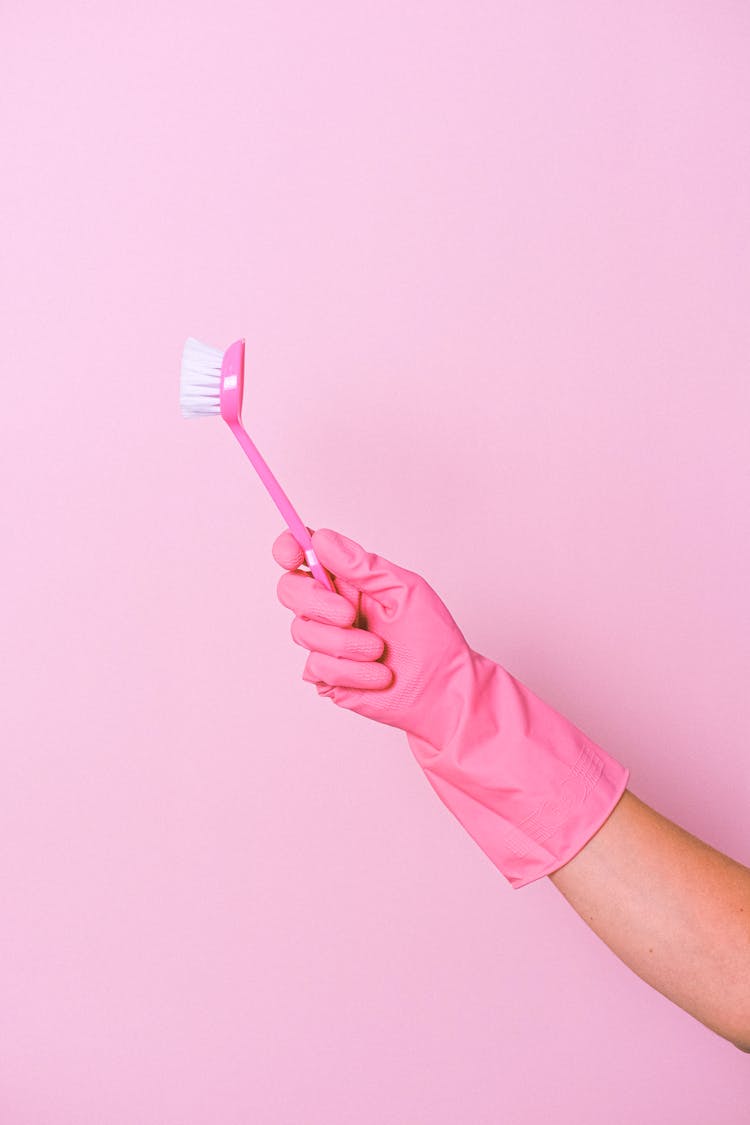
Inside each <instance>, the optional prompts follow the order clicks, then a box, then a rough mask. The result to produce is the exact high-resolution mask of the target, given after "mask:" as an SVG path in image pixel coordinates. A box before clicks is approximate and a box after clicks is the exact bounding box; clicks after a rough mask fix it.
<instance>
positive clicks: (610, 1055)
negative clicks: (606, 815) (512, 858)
mask: <svg viewBox="0 0 750 1125" xmlns="http://www.w3.org/2000/svg"><path fill="white" fill-rule="evenodd" d="M2 37H3V46H4V49H3V58H2V70H1V71H0V73H1V74H2V77H1V78H0V83H2V141H3V145H2V148H3V153H4V172H3V175H2V178H0V204H1V206H2V216H3V236H2V256H3V265H4V269H3V277H2V292H1V293H0V298H1V300H2V309H3V314H4V315H3V321H4V333H5V353H6V354H5V368H6V370H5V374H4V376H3V401H2V411H1V412H0V417H1V419H2V421H1V423H0V424H1V425H2V440H1V443H0V450H1V452H2V459H3V479H4V481H5V487H4V489H3V493H2V524H3V529H4V545H3V551H2V564H1V565H2V569H3V575H2V578H3V588H4V591H5V597H4V599H3V606H2V632H3V637H4V642H5V643H4V650H5V661H4V670H3V675H2V715H3V728H4V731H5V736H4V745H3V750H2V756H1V758H0V761H1V762H2V781H1V784H0V825H1V826H2V827H1V832H0V849H1V851H0V891H1V899H2V921H1V923H0V1121H2V1125H120V1123H122V1125H126V1123H127V1125H134V1123H137V1125H216V1123H221V1125H234V1123H238V1125H239V1123H242V1125H246V1123H250V1122H252V1123H255V1122H258V1123H260V1125H292V1123H293V1125H332V1123H337V1125H338V1123H347V1125H348V1123H350V1122H358V1123H362V1125H384V1123H398V1125H444V1123H445V1125H448V1123H450V1125H454V1123H456V1125H464V1123H467V1125H484V1123H490V1122H491V1123H493V1125H494V1123H496V1122H498V1121H503V1122H506V1121H507V1122H519V1123H521V1122H522V1123H524V1125H526V1123H534V1125H536V1123H537V1122H540V1123H541V1122H547V1121H556V1122H562V1123H566V1125H567V1123H570V1125H573V1123H574V1122H575V1123H576V1125H588V1123H591V1125H594V1123H596V1125H600V1123H601V1122H604V1121H606V1122H607V1123H608V1125H620V1123H623V1125H624V1123H626V1122H627V1123H630V1122H633V1121H646V1122H656V1121H659V1122H665V1123H670V1125H671V1123H672V1122H681V1123H682V1122H690V1123H693V1122H695V1123H698V1122H701V1123H703V1122H706V1121H709V1120H710V1121H713V1122H719V1121H720V1122H722V1123H723V1125H736V1123H739V1122H740V1121H743V1122H744V1121H745V1120H746V1112H747V1111H746V1106H747V1098H748V1093H749V1092H750V1082H749V1081H748V1067H749V1066H750V1061H749V1060H748V1058H747V1057H746V1056H745V1055H743V1054H741V1053H740V1052H739V1051H737V1050H736V1049H735V1048H734V1047H732V1046H731V1045H730V1044H728V1043H727V1042H725V1041H724V1040H722V1039H720V1038H719V1037H718V1036H716V1035H714V1034H713V1033H712V1032H710V1031H708V1030H707V1029H705V1028H704V1027H702V1026H701V1025H700V1024H699V1023H697V1022H696V1021H695V1020H693V1019H692V1018H691V1017H689V1016H688V1015H686V1014H685V1013H684V1012H682V1011H681V1010H680V1009H678V1008H676V1007H674V1006H673V1005H671V1004H670V1003H669V1002H668V1001H667V1000H666V999H664V998H663V997H662V996H661V995H659V994H658V993H657V992H655V991H654V990H652V989H651V988H649V987H648V986H647V985H646V984H644V983H643V982H642V981H641V980H639V979H638V978H637V977H636V976H634V975H633V974H632V973H631V972H630V971H629V970H628V969H626V968H625V967H624V966H623V965H622V964H621V963H620V962H619V961H618V960H617V959H616V958H615V956H614V955H613V954H612V953H611V952H610V951H609V950H608V949H607V948H606V947H605V946H604V945H603V944H602V943H601V942H600V941H599V940H598V939H597V938H596V937H595V936H594V935H593V934H592V933H591V932H590V931H589V930H588V928H587V927H586V925H585V924H584V922H583V921H582V920H581V919H580V918H578V916H577V915H575V914H574V913H573V912H572V910H571V909H570V908H569V907H568V905H567V903H566V902H565V901H564V900H563V899H562V898H561V897H560V896H559V895H558V893H557V891H556V890H555V888H554V887H553V886H552V884H551V883H550V882H549V880H546V879H545V880H542V881H540V882H538V883H536V884H534V885H533V886H531V887H529V888H526V889H524V890H522V891H512V890H511V889H510V887H509V886H508V884H507V883H506V882H505V880H504V879H503V878H502V876H501V875H500V874H499V873H498V872H497V871H496V870H495V868H494V867H492V865H491V864H490V862H489V861H488V860H487V858H486V857H485V856H484V854H483V853H482V852H481V851H480V850H479V849H478V848H477V847H476V845H475V844H474V843H473V842H472V841H471V840H470V838H469V837H468V836H467V835H466V834H465V833H464V832H463V830H462V829H461V827H460V825H459V824H458V823H457V822H456V821H454V820H453V818H452V817H451V816H450V814H449V813H448V812H447V810H445V809H444V808H443V806H442V805H440V803H439V802H438V801H437V800H436V798H435V796H434V794H433V793H432V791H431V790H430V788H429V786H428V784H427V782H426V780H425V779H424V777H423V775H422V774H421V772H420V770H419V768H418V766H417V765H416V762H415V761H414V759H413V758H412V756H411V754H410V751H409V749H408V747H407V744H406V740H405V739H404V738H403V736H402V735H401V734H400V732H398V731H395V730H393V729H392V728H390V727H386V726H382V725H378V724H375V723H371V722H369V721H368V720H365V719H363V718H362V717H361V716H358V715H356V714H353V713H349V712H346V711H342V710H338V709H336V708H335V707H333V706H332V705H331V704H330V702H329V701H328V700H325V699H321V698H319V697H318V696H317V694H316V693H315V690H314V688H313V687H312V686H311V685H310V684H306V683H304V682H303V681H302V679H301V673H302V668H303V666H304V661H305V658H306V655H307V654H306V651H305V650H303V649H301V648H299V647H298V646H296V645H295V644H294V643H293V641H292V640H291V637H290V633H289V629H290V624H291V614H290V613H289V611H288V610H286V609H285V608H284V607H283V606H282V605H281V604H280V603H279V602H278V601H277V598H276V582H277V580H278V577H279V576H280V573H281V572H280V570H279V568H278V566H277V565H276V563H275V562H274V561H273V559H272V557H271V544H272V542H273V540H274V538H275V537H276V535H277V534H278V533H279V532H280V531H281V530H282V527H283V524H282V521H281V518H280V517H279V515H278V513H277V511H276V509H275V508H274V507H273V505H272V503H271V501H270V500H269V498H268V496H267V495H266V493H265V492H264V491H263V489H262V488H261V486H260V484H259V482H258V481H257V479H256V478H255V476H254V474H253V472H252V470H251V469H250V467H249V465H248V464H247V463H246V462H245V460H244V458H243V455H242V454H241V452H240V450H239V448H238V447H237V446H236V444H235V443H234V442H233V440H232V439H231V436H230V434H229V432H228V431H227V430H226V427H224V426H223V425H222V424H221V423H220V422H219V421H213V420H211V421H195V422H186V421H183V419H182V418H181V417H180V414H179V410H178V393H177V391H178V371H179V360H180V353H181V349H182V344H183V341H184V339H185V337H186V336H188V335H191V334H192V335H196V336H198V337H199V338H200V339H205V340H207V341H208V342H211V343H214V344H215V345H217V346H225V345H227V344H228V343H229V342H230V341H231V340H233V339H235V338H236V337H238V336H241V335H244V336H245V337H246V339H247V347H248V375H249V388H248V393H247V401H246V410H245V419H246V422H247V424H248V427H249V429H250V432H251V434H253V436H254V438H255V439H256V441H257V443H258V446H259V447H260V449H261V450H262V451H263V453H264V454H265V455H266V456H267V458H268V460H269V462H270V464H271V466H272V467H273V468H274V470H275V471H276V473H277V474H278V476H279V478H280V480H281V482H282V484H283V485H284V487H285V488H286V489H287V491H288V492H289V494H290V496H291V497H292V499H293V501H294V503H295V504H296V505H297V507H298V509H299V511H300V513H301V514H302V517H303V519H304V520H305V521H306V522H307V523H308V524H309V525H310V526H312V527H318V526H328V527H333V528H336V529H338V530H340V531H342V532H344V533H345V534H347V535H349V536H351V537H352V538H355V539H358V540H359V541H360V542H362V543H363V544H364V545H365V546H366V547H367V548H368V549H370V550H375V551H378V552H379V553H381V554H383V555H385V556H386V557H389V558H391V559H393V560H394V561H397V562H398V563H400V564H401V565H403V566H408V567H410V568H412V569H415V570H418V571H420V573H422V574H424V575H425V576H426V577H427V578H428V580H429V581H430V582H431V583H432V584H433V585H434V587H435V588H436V589H437V590H438V591H439V593H440V594H441V596H442V597H443V598H444V600H445V601H446V603H447V605H448V606H449V607H450V609H451V612H452V613H453V614H454V616H455V617H456V619H457V620H458V621H459V622H460V624H461V626H462V628H463V630H464V632H465V633H466V635H467V638H468V639H469V641H470V643H471V644H472V645H473V646H474V647H475V648H477V649H479V650H480V651H482V652H484V653H485V654H487V655H489V656H491V657H492V658H493V659H496V660H498V661H500V662H501V663H503V664H504V665H505V666H506V667H508V668H509V669H510V670H511V671H512V672H513V673H514V674H515V675H517V676H518V677H519V678H521V679H522V680H523V681H524V682H525V683H527V684H528V685H529V686H530V687H531V688H532V689H533V690H534V691H536V692H537V693H539V694H540V695H542V697H543V698H545V699H546V700H547V701H548V702H550V703H551V704H552V705H553V706H556V707H557V708H558V709H560V710H562V711H563V712H564V713H565V714H566V715H567V716H568V717H569V718H571V719H572V720H573V721H574V722H576V723H577V724H578V725H579V726H581V727H582V728H583V729H584V730H585V731H586V732H587V733H588V734H589V735H590V736H592V737H593V738H595V739H596V740H597V741H599V742H600V743H601V744H602V745H603V746H604V747H606V749H607V750H609V751H610V752H611V753H612V754H614V755H615V756H616V757H618V758H619V759H620V760H621V761H623V762H625V763H626V764H627V765H629V766H630V768H631V771H632V776H631V788H632V789H633V791H634V792H635V793H637V794H638V795H639V796H640V797H641V798H642V799H643V800H645V801H647V802H649V803H651V804H652V805H653V806H655V807H656V808H658V809H659V810H660V811H661V812H663V813H664V814H665V815H667V816H669V817H671V818H672V819H674V820H676V821H677V822H678V823H680V824H682V825H684V826H685V827H687V828H688V829H689V830H690V831H692V832H694V833H695V834H696V835H698V836H700V837H702V838H703V839H705V840H707V841H709V842H710V843H711V844H713V845H714V846H716V847H718V848H720V849H721V850H723V851H725V852H727V853H728V854H730V855H733V856H734V857H736V858H737V859H739V860H741V861H743V862H745V863H748V862H750V844H749V843H748V837H747V817H748V802H749V801H750V776H749V771H748V765H747V752H748V747H747V731H748V723H749V720H750V714H749V705H748V698H749V696H748V690H747V683H748V672H749V671H750V667H749V662H748V649H747V638H748V627H749V626H750V614H749V613H748V604H749V603H748V590H747V574H748V547H749V545H750V544H749V541H748V530H747V512H748V501H749V500H750V495H749V491H750V489H749V487H748V477H749V476H750V474H748V454H747V433H748V417H749V409H748V408H749V407H750V401H749V400H750V395H749V392H748V355H749V354H750V350H749V344H750V341H749V340H748V334H749V333H748V261H749V260H750V238H749V237H748V236H749V235H750V207H749V206H748V194H749V191H748V189H749V185H750V142H749V140H748V138H749V137H750V66H748V58H749V54H750V52H749V47H750V11H749V10H748V8H747V6H746V5H744V4H741V3H739V2H735V3H728V2H724V3H710V4H709V3H704V4H699V3H676V2H675V3H654V2H648V3H645V2H644V3H615V2H608V3H594V2H591V3H565V4H558V3H553V2H548V3H533V4H522V3H516V2H513V3H511V2H499V3H494V4H490V3H479V2H471V3H459V2H457V0H456V2H452V3H426V4H418V3H403V2H399V3H395V2H389V3H385V4H384V3H383V2H382V0H381V2H379V3H353V4H337V3H322V4H320V5H316V4H312V3H311V4H301V3H275V2H274V3H270V2H269V3H264V4H248V3H239V2H237V3H231V2H229V0H214V2H213V3H210V4H209V3H205V4H200V3H189V4H177V3H173V4H167V3H165V2H163V0H162V2H156V3H155V2H154V0H148V2H146V0H138V2H136V3H133V2H132V0H131V2H130V3H129V4H128V5H119V4H118V5H115V4H113V3H109V4H95V3H81V2H76V3H73V4H65V5H62V4H50V3H47V4H33V3H21V2H20V0H12V2H7V3H6V4H5V5H4V6H3V12H2Z"/></svg>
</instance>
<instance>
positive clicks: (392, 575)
mask: <svg viewBox="0 0 750 1125" xmlns="http://www.w3.org/2000/svg"><path fill="white" fill-rule="evenodd" d="M312 544H313V549H314V551H315V554H316V555H317V556H318V558H319V559H320V561H321V563H322V564H323V566H324V567H325V568H326V570H330V571H331V573H332V574H333V575H334V576H335V577H336V578H342V579H343V580H344V581H345V582H347V583H350V584H351V585H352V586H353V587H354V588H355V589H356V590H359V591H361V592H362V593H365V594H368V595H369V596H370V597H371V598H374V599H375V601H377V602H380V603H381V604H382V605H384V606H386V607H387V606H389V605H391V604H393V603H395V601H396V598H397V595H398V592H399V591H400V590H402V589H403V586H404V583H403V582H402V581H401V580H400V578H399V575H400V571H401V568H400V567H398V566H396V565H395V564H394V563H390V562H388V560H387V559H384V558H382V557H381V556H380V555H376V554H374V553H373V552H372V551H366V550H365V549H364V547H362V546H360V544H359V543H355V541H354V540H353V539H349V538H347V536H346V535H340V534H339V533H338V532H337V531H332V530H331V529H330V528H328V527H322V528H320V529H319V530H318V531H316V532H314V533H313V537H312Z"/></svg>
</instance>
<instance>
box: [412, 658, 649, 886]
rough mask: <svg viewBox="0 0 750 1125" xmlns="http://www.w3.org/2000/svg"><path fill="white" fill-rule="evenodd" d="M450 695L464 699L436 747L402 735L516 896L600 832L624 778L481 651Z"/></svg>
mask: <svg viewBox="0 0 750 1125" xmlns="http://www.w3.org/2000/svg"><path fill="white" fill-rule="evenodd" d="M451 686H452V688H453V689H455V691H456V692H458V693H460V694H461V696H462V697H463V699H464V701H465V704H466V705H465V707H464V708H463V709H462V715H461V719H460V720H459V722H458V725H457V726H456V727H455V729H454V730H453V732H452V734H451V735H450V737H449V739H448V740H447V741H446V742H445V743H444V744H443V745H441V746H440V747H439V748H438V747H435V746H434V745H432V744H431V743H429V742H427V741H425V740H424V739H423V738H420V737H419V736H417V735H414V734H411V733H407V739H408V741H409V745H410V747H411V750H412V752H413V754H414V756H415V758H416V759H417V761H418V762H419V764H420V766H421V767H422V769H423V770H424V773H425V776H426V777H427V780H428V781H429V782H430V785H431V786H432V788H433V789H434V790H435V792H436V793H437V795H438V796H439V797H440V799H441V801H443V803H444V804H445V805H446V806H447V808H449V809H450V811H451V812H452V813H453V814H454V816H455V817H456V818H457V819H458V820H459V821H460V823H461V824H462V825H463V826H464V828H465V829H466V831H467V832H468V833H469V835H470V836H472V837H473V839H474V840H475V841H476V842H477V844H479V846H480V847H481V848H482V850H483V851H484V852H485V853H486V855H487V856H489V858H490V859H491V860H492V862H493V863H494V864H495V866H496V867H497V868H498V869H499V870H500V871H501V872H502V874H503V875H504V876H505V878H506V879H507V880H508V882H509V883H510V884H511V886H512V887H513V888H515V889H518V888H520V887H524V886H526V885H527V884H528V883H532V882H534V881H535V880H537V879H540V878H542V876H544V875H549V874H550V873H551V872H553V871H556V870H557V869H558V868H560V867H563V866H564V865H565V864H566V863H567V862H568V861H569V860H571V859H572V858H573V856H575V855H576V854H577V853H578V852H579V851H580V850H581V848H583V847H584V845H585V844H587V843H588V841H589V840H590V839H591V837H592V836H594V835H595V833H596V832H597V831H598V830H599V828H601V826H602V825H603V824H604V822H605V821H606V820H607V818H608V817H609V815H610V814H611V813H612V811H613V810H614V808H615V806H616V805H617V803H618V801H619V800H620V798H621V797H622V795H623V793H624V791H625V789H626V787H627V784H628V779H629V777H630V771H629V770H628V769H627V768H626V767H625V766H623V765H621V763H620V762H618V761H616V760H615V759H614V758H613V757H611V755H609V754H607V753H606V751H604V750H603V749H601V747H599V746H597V745H596V744H595V743H593V742H592V741H591V739H589V738H588V737H587V736H586V735H585V734H584V733H583V732H582V731H581V730H579V729H578V728H577V727H575V726H574V725H573V724H572V723H571V722H570V721H569V720H568V719H566V718H565V717H564V716H563V715H560V714H559V713H558V712H557V711H555V710H554V709H553V708H552V707H550V706H549V705H548V704H546V703H545V702H544V701H543V700H541V699H539V697H538V696H536V695H535V694H534V693H533V692H532V691H531V690H530V689H529V688H527V687H526V686H525V685H524V684H522V683H521V682H520V681H519V680H517V679H516V678H515V677H514V676H512V675H511V674H510V673H509V672H507V671H506V670H505V669H504V668H502V667H501V666H500V665H499V664H495V663H494V662H493V661H491V660H488V659H487V658H486V657H483V656H481V655H479V654H478V653H475V652H473V651H472V652H471V659H470V660H469V661H467V662H466V664H465V666H464V668H462V669H461V670H460V672H459V673H458V674H457V679H456V681H455V682H454V683H452V685H451Z"/></svg>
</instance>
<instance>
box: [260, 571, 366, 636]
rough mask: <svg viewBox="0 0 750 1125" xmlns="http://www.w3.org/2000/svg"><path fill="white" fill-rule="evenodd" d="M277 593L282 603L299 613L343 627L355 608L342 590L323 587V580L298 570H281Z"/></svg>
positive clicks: (351, 621) (351, 619)
mask: <svg viewBox="0 0 750 1125" xmlns="http://www.w3.org/2000/svg"><path fill="white" fill-rule="evenodd" d="M276 595H277V597H278V599H279V601H280V602H281V604H282V605H285V606H286V608H287V609H291V610H293V611H294V612H295V613H296V614H297V616H298V617H309V618H311V619H312V620H313V621H322V622H325V623H327V624H328V625H339V626H341V627H342V628H343V627H345V626H347V625H351V624H352V623H353V621H354V619H355V617H356V613H357V609H356V606H353V605H352V603H351V602H349V601H347V599H346V598H343V597H342V596H341V594H336V593H333V592H332V591H330V590H326V588H325V586H323V585H322V583H320V582H318V580H317V579H316V578H313V577H312V576H311V575H309V574H303V573H302V572H301V571H299V570H295V571H288V572H287V573H285V574H282V576H281V578H280V579H279V581H278V582H277V584H276Z"/></svg>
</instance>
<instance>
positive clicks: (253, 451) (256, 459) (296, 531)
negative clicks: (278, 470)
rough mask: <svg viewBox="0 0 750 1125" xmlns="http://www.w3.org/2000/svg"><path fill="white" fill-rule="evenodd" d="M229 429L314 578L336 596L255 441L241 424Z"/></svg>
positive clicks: (308, 537)
mask: <svg viewBox="0 0 750 1125" xmlns="http://www.w3.org/2000/svg"><path fill="white" fill-rule="evenodd" d="M229 427H230V429H231V431H232V433H233V434H234V436H235V437H236V438H237V441H238V442H239V443H240V445H241V446H242V448H243V449H244V451H245V453H246V454H247V456H248V457H249V458H250V461H251V462H252V464H253V466H254V468H255V470H256V472H257V474H258V476H259V477H260V479H261V480H262V481H263V483H264V485H265V486H266V488H267V490H268V493H269V495H270V497H271V499H272V500H273V502H274V504H275V505H276V507H277V508H278V509H279V511H280V512H281V514H282V516H283V517H284V519H285V520H286V522H287V525H288V527H289V530H290V531H291V533H292V535H293V536H294V538H295V539H296V540H297V542H298V543H299V545H300V547H301V548H302V550H303V551H304V552H305V559H306V560H307V565H308V566H309V567H310V570H311V572H312V574H313V577H315V578H317V580H318V582H321V583H322V584H323V585H324V586H325V588H326V590H331V592H332V593H334V594H335V593H336V590H335V589H334V587H333V583H332V582H331V580H330V578H329V577H328V572H327V571H326V570H325V569H324V568H323V567H322V566H321V564H320V563H319V562H318V559H317V556H316V554H315V551H314V550H313V545H312V539H311V538H310V532H309V531H308V530H307V528H306V527H305V525H304V524H303V522H302V520H301V519H300V518H299V516H298V515H297V513H296V512H295V510H294V508H293V507H292V504H291V501H290V500H289V497H288V496H287V495H286V493H285V492H284V490H283V488H282V487H281V485H280V484H279V482H278V481H277V480H276V477H275V476H274V475H273V473H272V472H271V470H270V469H269V467H268V465H267V464H266V462H265V461H264V460H263V458H262V457H261V455H260V452H259V450H258V448H257V446H256V445H255V443H254V442H253V441H251V439H250V435H249V434H248V432H247V430H245V428H244V426H243V425H242V423H241V422H230V423H229Z"/></svg>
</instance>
